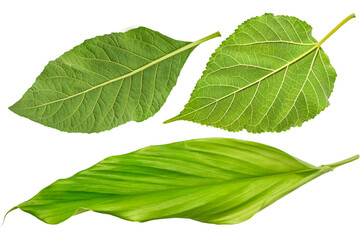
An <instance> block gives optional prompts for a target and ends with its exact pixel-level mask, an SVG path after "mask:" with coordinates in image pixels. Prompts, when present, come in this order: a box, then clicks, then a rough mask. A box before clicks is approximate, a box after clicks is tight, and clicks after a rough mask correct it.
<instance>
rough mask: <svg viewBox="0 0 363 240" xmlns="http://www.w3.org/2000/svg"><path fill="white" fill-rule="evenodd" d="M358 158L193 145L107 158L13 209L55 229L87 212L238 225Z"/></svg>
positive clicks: (218, 142)
mask: <svg viewBox="0 0 363 240" xmlns="http://www.w3.org/2000/svg"><path fill="white" fill-rule="evenodd" d="M358 157H359V156H358V155H357V156H354V157H351V158H349V159H347V160H344V161H341V162H338V163H334V164H329V165H323V166H320V167H315V166H313V165H310V164H308V163H306V162H303V161H301V160H299V159H297V158H294V157H292V156H290V155H288V154H287V153H285V152H283V151H280V150H278V149H276V148H273V147H269V146H267V145H263V144H260V143H255V142H247V141H241V140H235V139H228V138H207V139H196V140H189V141H184V142H176V143H171V144H167V145H160V146H150V147H146V148H143V149H140V150H138V151H135V152H131V153H128V154H124V155H120V156H113V157H109V158H106V159H105V160H103V161H101V162H99V163H98V164H96V165H94V166H93V167H91V168H89V169H86V170H84V171H81V172H79V173H77V174H75V175H74V176H72V177H70V178H66V179H60V180H58V181H56V182H54V183H53V184H51V185H50V186H48V187H46V188H44V189H43V190H42V191H40V192H39V193H38V194H37V195H35V196H34V197H33V198H32V199H30V200H28V201H26V202H23V203H21V204H20V205H18V206H16V207H15V208H13V209H12V210H14V209H16V208H20V209H21V210H23V211H25V212H28V213H30V214H32V215H34V216H35V217H37V218H38V219H40V220H42V221H44V222H46V223H49V224H57V223H60V222H63V221H65V220H66V219H68V218H70V217H71V216H73V215H75V214H78V213H82V212H85V211H88V210H92V211H95V212H99V213H106V214H110V215H113V216H116V217H119V218H123V219H126V220H130V221H138V222H144V221H148V220H153V219H161V218H190V219H194V220H197V221H201V222H206V223H216V224H235V223H239V222H242V221H245V220H247V219H249V218H250V217H252V216H253V215H254V214H255V213H257V212H258V211H260V210H262V209H263V208H265V207H267V206H269V205H270V204H272V203H273V202H275V201H277V200H278V199H280V198H281V197H283V196H285V195H286V194H288V193H290V192H291V191H293V190H295V189H296V188H298V187H300V186H302V185H303V184H305V183H307V182H309V181H311V180H312V179H314V178H316V177H318V176H320V175H322V174H324V173H326V172H329V171H331V170H333V169H334V168H336V167H338V166H340V165H343V164H345V163H348V162H351V161H353V160H355V159H357V158H358ZM12 210H10V211H12Z"/></svg>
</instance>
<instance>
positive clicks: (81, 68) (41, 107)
mask: <svg viewBox="0 0 363 240" xmlns="http://www.w3.org/2000/svg"><path fill="white" fill-rule="evenodd" d="M216 36H219V33H216V34H212V35H210V36H208V37H206V38H204V39H201V40H199V41H197V42H194V43H190V42H185V41H178V40H174V39H171V38H169V37H167V36H165V35H162V34H161V33H159V32H156V31H153V30H150V29H147V28H145V27H139V28H136V29H132V30H129V31H127V32H125V33H112V34H108V35H104V36H98V37H95V38H92V39H88V40H86V41H85V42H83V43H82V44H80V45H78V46H76V47H75V48H73V49H72V50H70V51H68V52H66V53H64V54H63V55H62V56H60V57H59V58H57V59H56V60H54V61H51V62H49V64H48V65H47V66H46V67H45V69H44V70H43V72H42V73H41V74H40V75H39V76H38V78H37V79H36V81H35V83H34V84H33V86H32V87H31V88H30V89H29V90H28V91H27V92H26V93H25V94H24V96H23V97H22V98H21V99H20V100H19V101H18V102H17V103H15V104H14V105H13V106H11V107H10V110H12V111H13V112H15V113H17V114H19V115H21V116H24V117H27V118H29V119H31V120H33V121H35V122H38V123H41V124H43V125H46V126H49V127H52V128H56V129H59V130H61V131H66V132H86V133H91V132H101V131H105V130H109V129H111V128H113V127H116V126H119V125H121V124H124V123H126V122H128V121H137V122H140V121H143V120H145V119H147V118H149V117H151V116H153V115H154V114H155V113H156V112H157V111H158V110H159V109H160V108H161V106H162V105H163V104H164V102H165V101H166V98H167V97H168V95H169V93H170V91H171V89H172V88H173V87H174V86H175V84H176V80H177V77H178V75H179V73H180V71H181V69H182V67H183V65H184V63H185V61H186V60H187V58H188V56H189V54H190V53H191V52H192V50H193V49H194V48H195V46H197V45H198V44H199V43H201V42H203V41H206V40H208V39H211V38H213V37H216Z"/></svg>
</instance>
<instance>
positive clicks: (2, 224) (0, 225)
mask: <svg viewBox="0 0 363 240" xmlns="http://www.w3.org/2000/svg"><path fill="white" fill-rule="evenodd" d="M15 209H18V206H16V207H13V208H11V209H10V210H9V211H8V212H7V213H6V214H5V216H4V218H3V221H2V223H1V224H0V227H2V226H4V224H5V219H6V216H7V215H8V214H9V213H11V212H12V211H14V210H15Z"/></svg>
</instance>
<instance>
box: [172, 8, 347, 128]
mask: <svg viewBox="0 0 363 240" xmlns="http://www.w3.org/2000/svg"><path fill="white" fill-rule="evenodd" d="M353 17H354V14H352V15H350V16H349V17H347V18H346V19H344V20H343V21H342V22H341V23H340V24H339V25H338V26H337V27H335V28H334V29H333V30H332V31H331V32H330V33H329V34H328V35H327V36H326V37H325V38H324V39H323V40H321V41H320V42H317V41H316V40H315V39H314V38H313V37H312V35H311V30H312V28H311V27H310V26H309V25H308V24H307V23H306V22H304V21H301V20H299V19H297V18H294V17H288V16H274V15H273V14H265V15H263V16H261V17H255V18H251V19H249V20H247V21H246V22H244V23H243V24H242V25H240V26H239V27H238V29H237V30H236V31H235V32H234V33H233V34H232V35H230V36H229V37H228V38H227V40H225V41H224V42H223V43H222V44H221V45H220V46H219V48H217V50H216V51H215V53H214V54H213V55H212V57H211V58H210V61H209V63H208V64H207V68H206V70H205V71H204V73H203V76H202V77H201V78H200V79H199V81H198V83H197V85H196V87H195V89H194V91H193V93H192V95H191V97H190V100H189V102H188V103H187V104H186V105H185V108H184V109H183V110H182V111H181V112H180V113H179V115H177V116H176V117H174V118H172V119H170V120H168V121H166V123H167V122H172V121H176V120H188V121H192V122H196V123H200V124H203V125H208V126H214V127H218V128H222V129H226V130H228V131H241V130H243V129H246V130H247V131H249V132H254V133H260V132H265V131H269V132H280V131H284V130H287V129H289V128H290V127H293V126H301V124H302V123H303V122H305V121H307V120H309V119H311V118H313V117H315V116H316V115H317V114H319V113H320V112H321V111H323V110H324V109H325V108H326V107H327V106H328V105H329V101H328V98H329V96H330V94H331V92H332V91H333V86H334V81H335V78H336V73H335V70H334V68H333V67H332V66H331V64H330V62H329V58H328V56H327V55H326V54H325V53H324V51H323V50H322V49H321V44H322V43H323V42H325V41H326V40H327V39H328V38H329V37H330V36H331V35H332V34H333V33H334V32H335V31H336V30H338V29H339V28H340V27H341V26H342V25H343V24H344V23H345V22H347V21H348V20H350V19H351V18H353Z"/></svg>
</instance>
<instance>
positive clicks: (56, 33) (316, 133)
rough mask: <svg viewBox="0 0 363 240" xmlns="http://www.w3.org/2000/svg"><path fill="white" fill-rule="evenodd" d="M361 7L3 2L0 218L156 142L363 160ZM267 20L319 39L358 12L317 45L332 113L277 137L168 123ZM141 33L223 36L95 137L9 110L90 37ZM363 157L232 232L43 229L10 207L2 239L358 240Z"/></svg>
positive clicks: (104, 222) (123, 226) (167, 226)
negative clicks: (241, 143)
mask: <svg viewBox="0 0 363 240" xmlns="http://www.w3.org/2000/svg"><path fill="white" fill-rule="evenodd" d="M360 2H361V0H356V1H352V0H344V1H341V0H340V1H318V0H314V1H307V0H304V1H291V0H290V1H277V0H274V1H271V0H267V1H256V0H255V1H228V0H224V1H197V0H193V1H187V0H184V1H155V0H153V1H151V0H149V1H135V0H134V1H132V0H129V1H106V0H103V1H75V0H72V1H68V0H63V1H35V0H32V1H26V0H24V1H17V0H12V1H10V0H9V1H1V3H0V81H1V87H0V98H1V99H0V121H1V124H0V141H1V145H0V146H1V149H0V216H3V215H4V214H5V213H6V211H7V210H8V209H10V208H11V207H13V206H15V205H17V204H19V203H21V202H22V201H24V200H27V199H29V198H30V197H32V196H33V195H35V194H36V193H37V192H38V191H39V190H41V189H42V188H43V187H45V186H47V185H49V184H50V183H52V182H53V181H55V180H57V179H58V178H65V177H69V176H71V175H73V174H74V173H76V172H78V171H80V170H82V169H85V168H88V167H89V166H91V165H93V164H95V163H97V162H99V161H100V160H102V159H103V158H105V157H108V156H111V155H118V154H123V153H127V152H129V151H133V150H136V149H139V148H141V147H145V146H148V145H153V144H164V143H170V142H174V141H180V140H187V139H192V138H202V137H232V138H239V139H245V140H252V141H258V142H261V143H265V144H269V145H272V146H274V147H277V148H280V149H282V150H284V151H286V152H288V153H290V154H292V155H294V156H297V157H299V158H300V159H303V160H305V161H307V162H310V163H312V164H314V165H321V164H326V163H332V162H335V161H339V160H342V159H345V158H347V157H350V156H353V155H355V154H357V153H361V154H363V146H362V136H363V129H362V122H363V114H362V109H363V108H362V107H363V94H362V89H363V79H362V74H361V71H362V67H363V65H362V60H361V59H362V55H363V51H362V38H363V33H362V29H363V6H362V5H361V4H360ZM265 12H272V13H274V14H284V15H291V16H296V17H298V18H300V19H302V20H305V21H307V22H308V23H309V24H311V25H312V26H313V35H314V37H315V38H316V39H318V40H320V39H321V38H322V37H324V36H325V34H326V33H327V32H328V31H330V30H331V29H332V28H333V27H334V26H335V25H336V24H337V23H339V22H340V21H341V20H342V19H344V18H345V17H346V16H348V15H349V14H351V13H353V12H355V13H356V15H357V18H355V19H353V20H351V21H350V22H348V23H347V24H346V25H345V26H343V27H342V28H341V29H340V30H339V31H338V32H337V33H335V34H334V35H333V36H332V37H331V38H330V39H329V40H328V41H327V42H325V43H324V45H323V48H324V50H325V51H326V53H327V54H328V56H329V57H330V59H331V63H332V65H333V66H334V67H335V69H336V71H337V73H338V77H337V79H336V84H335V88H334V92H333V94H332V95H331V97H330V102H331V105H330V106H329V107H328V108H327V109H326V110H325V111H324V112H322V113H321V114H319V115H318V116H317V117H316V118H315V119H313V120H311V121H309V122H306V123H304V124H303V126H302V127H300V128H293V129H291V130H289V131H286V132H283V133H263V134H249V133H247V132H246V131H242V132H238V133H229V132H227V131H223V130H220V129H216V128H213V127H205V126H201V125H198V124H194V123H191V122H185V121H178V122H174V123H170V124H167V125H163V124H162V122H163V121H164V120H166V119H169V118H170V117H173V116H175V115H176V114H177V113H179V111H180V110H182V108H183V106H184V104H185V103H186V102H187V101H188V99H189V96H190V93H191V91H192V90H193V88H194V86H195V83H196V82H197V80H198V78H199V77H200V76H201V73H202V71H203V70H204V68H205V65H206V63H207V61H208V58H209V56H210V54H211V53H212V52H213V51H214V49H215V48H216V47H217V46H218V45H219V44H220V42H221V41H222V40H223V39H224V38H226V37H227V36H228V35H229V34H231V33H232V32H233V31H234V29H235V28H237V26H238V25H239V24H241V23H242V22H243V21H245V20H247V19H248V18H250V17H254V16H257V15H262V14H264V13H265ZM137 26H146V27H149V28H151V29H154V30H157V31H160V32H161V33H163V34H165V35H167V36H170V37H172V38H175V39H180V40H188V41H195V40H197V39H199V38H202V37H204V36H207V35H209V34H211V33H213V32H215V31H218V30H219V31H220V32H221V33H222V37H221V38H218V39H213V40H210V41H208V42H206V43H204V44H202V45H200V46H199V47H198V48H197V49H196V50H195V51H194V52H193V53H192V54H191V56H190V58H189V59H188V61H187V62H186V64H185V66H184V68H183V70H182V72H181V74H180V77H179V79H178V83H177V85H176V87H175V88H174V89H173V91H172V92H171V94H170V97H169V98H168V100H167V102H166V103H165V105H164V106H163V107H162V109H161V110H160V111H159V112H158V113H157V114H156V115H155V116H154V117H152V118H150V119H148V120H146V121H144V122H142V123H134V122H130V123H127V124H125V125H122V126H120V127H117V128H114V129H112V130H111V131H106V132H102V133H99V134H79V133H78V134H77V133H73V134H70V133H64V132H60V131H58V130H55V129H52V128H48V127H44V126H42V125H40V124H38V123H35V122H32V121H30V120H28V119H26V118H22V117H20V116H17V115H15V114H14V113H12V112H11V111H9V110H8V109H7V107H9V106H10V105H12V104H13V103H14V102H16V101H17V100H18V99H19V98H20V97H21V96H22V94H23V93H24V92H25V91H26V90H27V89H28V88H29V87H30V86H31V85H32V84H33V82H34V80H35V78H36V77H37V76H38V75H39V73H40V72H41V71H42V70H43V68H44V66H45V65H46V64H47V63H48V61H49V60H53V59H55V58H57V57H58V56H60V55H61V54H62V53H63V52H65V51H67V50H69V49H71V48H72V47H74V46H75V45H78V44H80V43H81V42H83V41H84V40H85V39H88V38H92V37H94V36H97V35H103V34H106V33H111V32H120V31H121V32H122V31H126V30H128V29H131V28H134V27H137ZM362 167H363V159H360V160H357V161H356V162H353V163H350V164H348V165H345V166H343V167H341V168H338V169H336V170H335V171H334V172H330V173H328V174H326V175H324V176H321V177H320V178H318V179H316V180H314V181H312V182H310V183H308V184H307V185H305V186H303V187H301V188H299V189H298V190H296V191H294V192H293V193H292V194H290V195H288V196H286V197H284V198H283V199H281V200H279V201H278V202H276V203H274V204H273V205H271V206H270V207H268V208H267V209H265V210H263V211H262V212H260V213H258V214H257V215H256V216H254V217H253V218H252V219H250V220H248V221H246V222H243V223H240V224H236V225H213V224H204V223H199V222H196V221H192V220H188V219H166V220H157V221H151V222H147V223H135V222H128V221H125V220H122V219H118V218H116V217H113V216H109V215H104V214H97V213H93V212H87V213H83V214H80V215H77V216H75V217H72V218H70V219H69V220H67V221H65V222H63V223H61V224H59V225H47V224H45V223H43V222H41V221H39V220H37V219H36V218H34V217H33V216H31V215H29V214H27V213H25V212H22V211H20V210H16V211H14V212H12V213H11V214H9V215H8V217H7V219H6V223H5V225H4V226H3V227H1V228H0V239H1V240H8V239H9V240H10V239H62V240H64V239H108V240H109V239H158V240H162V239H168V240H169V239H175V240H178V239H183V240H185V239H228V240H234V239H248V240H254V239H279V240H282V239H289V240H291V239H294V240H300V239H304V240H305V239H329V240H334V239H349V240H356V239H357V240H361V239H363V227H362V224H363V220H362V215H363V204H362V203H363V194H362V192H363V187H362V183H363V169H362Z"/></svg>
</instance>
